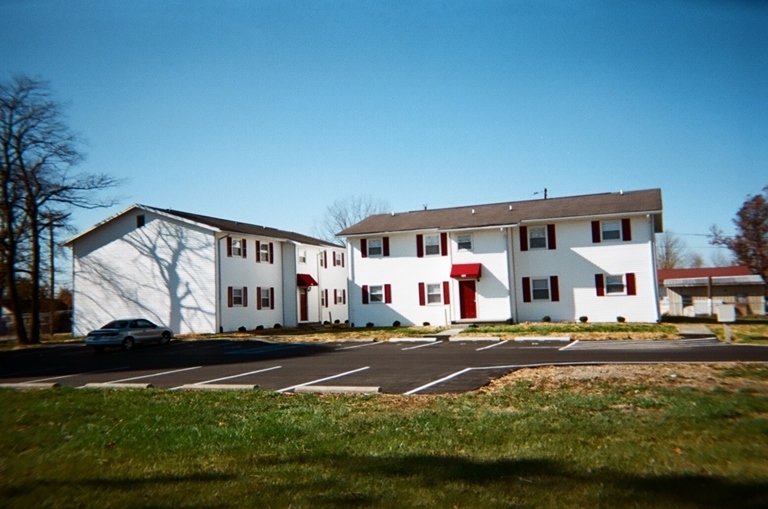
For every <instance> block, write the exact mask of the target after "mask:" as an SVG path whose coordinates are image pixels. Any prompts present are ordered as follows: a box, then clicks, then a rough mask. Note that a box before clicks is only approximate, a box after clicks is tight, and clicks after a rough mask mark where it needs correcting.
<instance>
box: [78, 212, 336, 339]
mask: <svg viewBox="0 0 768 509" xmlns="http://www.w3.org/2000/svg"><path fill="white" fill-rule="evenodd" d="M67 245H69V246H70V247H71V248H72V258H73V269H72V271H73V276H72V278H73V287H74V288H73V298H74V313H73V321H74V324H73V333H74V334H75V335H83V334H85V333H86V332H87V331H88V330H90V329H94V328H97V327H100V326H102V325H104V324H105V323H107V322H109V321H111V320H112V319H114V318H119V317H126V316H143V317H146V318H149V319H150V320H156V321H158V322H161V323H163V324H165V325H168V326H169V327H171V328H172V329H173V330H174V331H175V332H176V333H180V334H185V333H212V332H217V331H224V332H228V331H234V330H237V329H239V328H240V327H245V328H246V329H249V330H250V329H255V328H257V327H258V326H263V327H264V328H270V327H273V326H274V325H275V324H280V325H281V326H295V325H297V324H300V323H307V322H325V321H329V322H334V321H336V320H339V321H340V322H344V321H346V320H347V304H346V303H347V276H346V274H347V268H346V265H347V260H346V254H345V251H344V249H343V247H342V246H339V245H335V244H331V243H328V242H324V241H322V240H319V239H315V238H312V237H308V236H306V235H301V234H298V233H294V232H288V231H282V230H278V229H275V228H268V227H264V226H258V225H253V224H248V223H240V222H236V221H229V220H225V219H218V218H214V217H208V216H202V215H199V214H192V213H188V212H180V211H176V210H162V209H158V208H154V207H148V206H145V205H133V206H131V207H129V208H128V209H126V210H124V211H123V212H120V213H119V214H117V215H115V216H113V217H111V218H109V219H106V220H105V221H103V222H101V223H99V224H97V225H95V226H94V227H92V228H90V229H89V230H87V231H85V232H83V233H81V234H79V235H77V236H76V237H73V238H72V239H70V240H69V241H68V242H67Z"/></svg>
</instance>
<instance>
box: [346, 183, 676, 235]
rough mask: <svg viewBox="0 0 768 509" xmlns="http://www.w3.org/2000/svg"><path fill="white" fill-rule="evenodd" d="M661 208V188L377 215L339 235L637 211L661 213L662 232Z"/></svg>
mask: <svg viewBox="0 0 768 509" xmlns="http://www.w3.org/2000/svg"><path fill="white" fill-rule="evenodd" d="M661 210H662V204H661V189H646V190H640V191H627V192H619V193H602V194H590V195H582V196H568V197H565V198H549V199H546V200H543V199H539V200H528V201H517V202H511V201H510V202H505V203H493V204H488V205H474V206H467V207H454V208H446V209H434V210H417V211H413V212H400V213H392V214H377V215H374V216H370V217H368V218H366V219H363V220H362V221H360V222H359V223H357V224H354V225H352V226H350V227H349V228H346V229H344V230H342V231H340V232H339V233H338V234H337V235H338V236H339V237H346V236H355V235H366V234H373V233H386V232H402V231H413V230H430V229H439V230H459V229H464V228H483V227H491V226H507V225H515V224H519V223H521V222H532V221H545V220H555V219H562V218H573V217H589V216H605V215H612V214H633V213H654V214H658V215H659V217H658V219H657V224H656V229H657V231H661V217H660V214H661Z"/></svg>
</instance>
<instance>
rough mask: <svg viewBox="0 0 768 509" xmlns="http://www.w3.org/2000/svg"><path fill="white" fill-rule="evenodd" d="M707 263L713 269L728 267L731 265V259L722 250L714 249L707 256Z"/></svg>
mask: <svg viewBox="0 0 768 509" xmlns="http://www.w3.org/2000/svg"><path fill="white" fill-rule="evenodd" d="M709 262H710V263H711V264H712V266H713V267H730V266H731V265H733V257H732V256H731V255H729V254H728V253H727V252H726V251H724V250H723V249H716V250H715V251H714V252H713V253H711V254H710V255H709Z"/></svg>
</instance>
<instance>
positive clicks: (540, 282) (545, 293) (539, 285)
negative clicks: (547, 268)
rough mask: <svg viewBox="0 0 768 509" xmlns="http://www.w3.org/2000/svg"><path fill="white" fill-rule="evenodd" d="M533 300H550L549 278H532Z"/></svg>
mask: <svg viewBox="0 0 768 509" xmlns="http://www.w3.org/2000/svg"><path fill="white" fill-rule="evenodd" d="M531 295H532V297H533V300H549V278H539V279H537V278H533V279H531Z"/></svg>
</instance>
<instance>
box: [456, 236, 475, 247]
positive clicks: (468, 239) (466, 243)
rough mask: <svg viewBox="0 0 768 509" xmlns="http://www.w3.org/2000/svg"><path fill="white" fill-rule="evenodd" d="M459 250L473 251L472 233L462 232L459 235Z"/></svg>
mask: <svg viewBox="0 0 768 509" xmlns="http://www.w3.org/2000/svg"><path fill="white" fill-rule="evenodd" d="M456 240H457V244H458V247H459V251H472V235H470V234H468V233H462V234H461V235H459V236H458V237H457V239H456Z"/></svg>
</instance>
